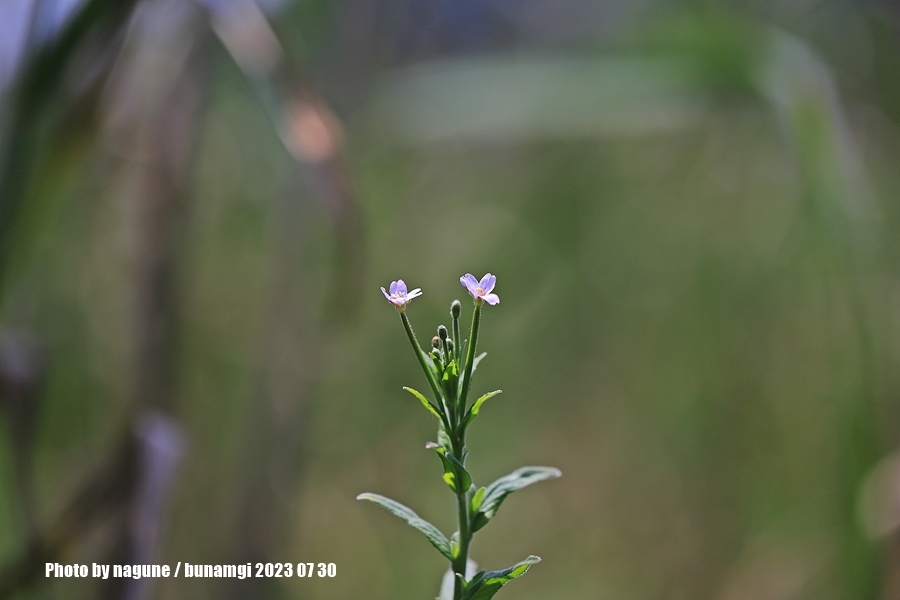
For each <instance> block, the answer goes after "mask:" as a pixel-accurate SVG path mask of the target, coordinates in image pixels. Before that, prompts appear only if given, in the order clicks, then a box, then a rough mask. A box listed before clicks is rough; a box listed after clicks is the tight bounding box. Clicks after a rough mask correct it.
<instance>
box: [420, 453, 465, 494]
mask: <svg viewBox="0 0 900 600" xmlns="http://www.w3.org/2000/svg"><path fill="white" fill-rule="evenodd" d="M425 447H426V448H428V449H429V450H431V449H433V450H435V451H436V452H437V453H438V456H439V457H440V458H441V463H442V464H443V465H444V476H443V477H444V481H445V482H447V485H448V486H450V489H451V490H452V491H453V493H454V494H457V493H459V492H465V491H467V490H468V489H469V488H470V487H472V477H471V475H469V472H468V471H466V468H465V467H464V466H463V465H462V463H461V462H459V460H457V459H456V457H455V456H453V455H452V454H450V452H448V451H447V448H445V447H444V446H441V445H439V444H435V443H434V442H428V443H427V444H425ZM457 474H459V476H460V477H461V478H462V482H461V486H460V488H461V489H459V490H457V486H456V480H457Z"/></svg>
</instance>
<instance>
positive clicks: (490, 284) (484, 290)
mask: <svg viewBox="0 0 900 600" xmlns="http://www.w3.org/2000/svg"><path fill="white" fill-rule="evenodd" d="M459 282H460V283H461V284H463V285H464V286H465V287H466V289H467V290H469V294H471V295H472V298H474V299H475V304H476V305H480V304H481V303H482V302H487V303H488V304H490V305H491V306H494V305H495V304H499V303H500V298H499V296H497V294H492V293H491V292H492V291H493V289H494V285H496V283H497V278H496V277H494V276H493V275H491V274H490V273H488V274H487V275H485V276H484V277H482V278H481V281H478V280H477V279H475V276H474V275H472V274H471V273H466V275H465V276H464V277H460V278H459Z"/></svg>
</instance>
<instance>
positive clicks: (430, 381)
mask: <svg viewBox="0 0 900 600" xmlns="http://www.w3.org/2000/svg"><path fill="white" fill-rule="evenodd" d="M400 320H401V321H403V328H404V329H406V335H407V337H409V343H410V344H412V347H413V351H414V352H415V353H416V358H418V359H419V365H421V367H422V370H423V371H425V377H427V378H428V384H429V385H430V386H431V391H432V392H433V393H434V397H435V399H436V400H437V403H438V406H440V407H442V408H443V409H444V410H443V412H444V413H445V414H446V412H447V403H446V402H444V396H443V394H441V391H440V386H439V385H438V382H437V380H436V379H435V378H434V372H432V370H431V367H429V366H428V361H427V360H426V359H425V353H424V352H422V347H421V346H419V340H417V339H416V334H415V333H413V330H412V325H410V323H409V317H407V316H406V313H405V312H401V313H400ZM448 432H449V430H448Z"/></svg>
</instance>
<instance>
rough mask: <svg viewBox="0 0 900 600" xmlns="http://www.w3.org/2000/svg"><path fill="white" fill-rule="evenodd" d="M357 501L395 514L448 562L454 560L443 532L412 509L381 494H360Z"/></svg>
mask: <svg viewBox="0 0 900 600" xmlns="http://www.w3.org/2000/svg"><path fill="white" fill-rule="evenodd" d="M356 499H357V500H368V501H369V502H372V503H374V504H377V505H378V506H380V507H381V508H383V509H385V510H386V511H388V512H389V513H391V514H393V515H394V516H396V517H399V518H400V519H402V520H403V521H404V522H405V523H406V524H407V525H409V526H411V527H414V528H415V529H418V530H419V531H420V532H422V533H423V534H424V535H425V537H427V538H428V541H429V542H431V544H432V545H433V546H434V547H435V548H437V549H438V551H439V552H440V553H441V554H443V555H444V556H446V557H447V560H451V561H452V560H453V553H452V552H451V551H450V542H449V541H447V538H446V537H445V536H444V534H443V533H441V531H440V530H439V529H438V528H437V527H435V526H434V525H432V524H431V523H429V522H428V521H426V520H425V519H423V518H422V517H420V516H419V515H417V514H416V513H415V512H413V510H412V509H410V508H407V507H406V506H403V505H402V504H400V503H399V502H397V501H396V500H391V499H390V498H385V497H384V496H381V495H379V494H370V493H364V494H360V495H359V496H357V497H356Z"/></svg>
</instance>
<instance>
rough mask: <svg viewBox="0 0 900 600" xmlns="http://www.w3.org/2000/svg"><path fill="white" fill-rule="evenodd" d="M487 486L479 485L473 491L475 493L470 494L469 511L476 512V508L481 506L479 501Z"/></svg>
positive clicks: (481, 500)
mask: <svg viewBox="0 0 900 600" xmlns="http://www.w3.org/2000/svg"><path fill="white" fill-rule="evenodd" d="M486 489H487V488H483V487H480V488H478V491H477V492H475V495H474V496H472V504H471V505H470V509H471V513H472V514H475V513H476V512H478V509H479V508H481V503H482V502H483V501H484V492H485V490H486Z"/></svg>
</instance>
